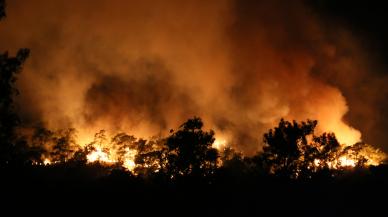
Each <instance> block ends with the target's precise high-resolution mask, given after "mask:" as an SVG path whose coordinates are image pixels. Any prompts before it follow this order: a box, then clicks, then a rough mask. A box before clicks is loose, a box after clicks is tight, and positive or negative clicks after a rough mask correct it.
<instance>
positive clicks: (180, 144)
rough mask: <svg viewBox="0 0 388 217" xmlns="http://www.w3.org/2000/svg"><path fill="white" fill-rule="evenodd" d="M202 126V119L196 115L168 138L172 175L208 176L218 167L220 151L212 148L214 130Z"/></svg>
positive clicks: (168, 155)
mask: <svg viewBox="0 0 388 217" xmlns="http://www.w3.org/2000/svg"><path fill="white" fill-rule="evenodd" d="M202 127H203V122H202V120H201V119H200V118H197V117H194V118H192V119H189V120H188V121H186V122H185V123H184V124H182V125H181V126H180V128H179V130H178V131H176V132H172V135H170V136H169V137H168V138H167V140H166V146H167V149H168V153H167V160H168V164H167V170H168V173H169V174H170V175H171V176H172V177H177V176H207V175H210V174H212V173H213V171H214V169H215V168H216V167H217V159H218V151H217V150H216V149H214V148H212V144H213V142H214V140H215V139H214V132H213V131H212V130H210V131H208V132H206V131H203V130H202Z"/></svg>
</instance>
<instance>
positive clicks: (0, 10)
mask: <svg viewBox="0 0 388 217" xmlns="http://www.w3.org/2000/svg"><path fill="white" fill-rule="evenodd" d="M4 17H5V0H0V20H1V19H3V18H4Z"/></svg>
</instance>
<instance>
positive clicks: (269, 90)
mask: <svg viewBox="0 0 388 217" xmlns="http://www.w3.org/2000/svg"><path fill="white" fill-rule="evenodd" d="M0 31H1V32H2V34H1V35H0V49H1V50H7V49H8V50H9V49H11V50H12V51H13V50H16V49H17V48H19V47H23V46H24V47H28V48H31V50H32V55H31V58H30V59H29V62H28V63H27V64H26V65H25V70H24V71H23V73H22V74H21V76H20V78H19V81H18V85H19V87H18V88H19V90H20V92H21V95H20V96H19V97H18V102H19V110H20V113H21V114H22V117H23V119H24V121H25V122H28V123H30V124H35V123H42V124H44V125H45V126H47V127H49V128H54V129H58V128H64V127H74V128H76V129H78V131H79V133H80V137H81V138H80V139H81V140H83V141H86V140H87V139H88V138H90V137H92V136H93V134H94V133H95V132H98V131H99V130H100V129H105V130H107V131H108V132H111V133H115V132H118V131H126V132H128V133H130V134H134V135H137V136H140V137H145V138H147V137H149V136H154V135H165V134H166V133H168V130H169V129H171V128H176V127H177V126H179V124H180V123H182V122H184V121H185V120H186V119H188V118H190V117H192V116H194V115H196V116H200V117H202V118H203V119H204V122H205V124H206V127H208V128H212V129H215V130H216V135H217V138H221V137H222V139H226V140H227V141H228V142H230V143H231V144H232V145H234V146H236V147H237V148H238V149H239V150H242V151H244V152H245V153H247V154H252V153H254V152H255V151H258V150H260V148H261V147H262V135H263V133H264V132H266V131H267V130H268V129H269V128H271V127H273V126H274V125H275V124H276V123H277V122H278V121H279V120H280V118H282V117H284V118H286V119H296V120H305V119H307V118H310V119H317V120H319V129H318V130H319V131H333V132H335V133H336V135H337V137H338V139H339V140H340V142H342V143H346V144H349V145H350V144H353V143H355V142H357V141H359V140H360V139H361V134H360V132H359V131H358V130H356V129H354V128H352V127H351V126H350V125H349V124H348V121H349V122H351V123H357V126H360V125H363V124H367V125H368V127H373V128H374V127H376V126H377V125H376V124H375V123H374V122H373V123H372V122H371V121H370V120H368V119H367V118H366V117H368V115H371V114H373V113H376V109H377V108H375V107H374V105H376V103H378V102H381V99H380V98H375V99H373V100H367V101H366V102H365V103H361V102H358V103H357V102H356V101H357V100H355V99H358V98H359V97H361V98H362V99H364V98H367V97H366V96H365V95H364V94H370V95H372V94H376V93H375V92H373V91H376V90H377V89H375V88H372V87H374V86H375V84H376V82H374V81H371V82H366V83H364V85H365V86H364V87H363V88H364V89H365V90H360V88H359V86H358V84H360V82H361V81H362V80H365V77H369V76H370V75H369V74H368V71H370V70H371V67H372V66H371V65H370V64H369V60H368V58H367V57H366V56H365V55H363V52H362V49H361V48H360V47H358V42H357V40H356V39H355V38H354V37H352V36H351V35H350V34H349V33H348V32H347V31H346V30H344V29H342V28H339V27H336V26H333V25H327V23H324V22H322V20H321V19H320V18H319V17H318V16H317V15H316V14H315V13H314V11H313V10H312V9H311V8H310V7H308V6H306V5H304V4H303V3H302V2H299V1H296V2H295V3H294V4H292V5H290V4H285V1H280V0H278V1H249V0H248V1H232V0H230V1H227V0H215V1H198V0H189V1H184V2H183V1H179V0H171V1H164V0H152V1H151V0H150V1H147V0H146V1H124V0H114V1H110V0H94V1H76V0H70V1H69V0H66V1H65V0H58V1H45V0H28V1H27V0H14V1H9V2H8V17H7V19H6V20H5V21H3V22H2V23H0ZM360 65H361V66H360ZM363 70H364V71H363ZM377 78H379V77H378V76H377V75H376V77H375V80H378V79H377ZM355 85H357V86H355ZM380 86H381V85H380ZM340 88H341V89H340ZM344 93H345V94H346V98H351V99H352V102H353V103H354V104H355V105H356V108H355V109H354V110H355V113H352V110H350V114H351V115H348V116H347V119H346V120H345V119H344V116H345V115H346V114H347V112H348V111H349V107H348V105H347V101H346V99H345V95H344ZM360 95H361V96H360ZM359 106H360V107H359ZM351 109H353V108H352V107H351ZM374 117H376V116H374ZM367 142H368V141H367Z"/></svg>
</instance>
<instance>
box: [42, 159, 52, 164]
mask: <svg viewBox="0 0 388 217" xmlns="http://www.w3.org/2000/svg"><path fill="white" fill-rule="evenodd" d="M43 164H44V165H50V164H51V160H50V159H48V158H46V159H44V160H43Z"/></svg>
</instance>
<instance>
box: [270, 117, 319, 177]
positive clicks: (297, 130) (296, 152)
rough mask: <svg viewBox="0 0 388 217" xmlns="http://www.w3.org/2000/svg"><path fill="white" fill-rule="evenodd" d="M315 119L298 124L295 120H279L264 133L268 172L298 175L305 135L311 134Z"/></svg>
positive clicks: (281, 174) (315, 123)
mask: <svg viewBox="0 0 388 217" xmlns="http://www.w3.org/2000/svg"><path fill="white" fill-rule="evenodd" d="M317 123H318V122H317V121H311V120H308V121H307V122H302V123H301V124H298V123H297V122H296V121H293V122H292V123H291V122H288V121H285V120H283V119H281V120H280V122H279V125H278V126H277V127H275V129H274V130H272V129H271V130H269V132H268V133H265V134H264V143H265V144H266V146H265V147H264V148H263V151H264V153H263V155H264V159H265V161H266V162H265V163H266V164H267V165H268V170H269V172H270V173H275V174H277V175H280V176H286V177H298V176H299V173H300V172H301V168H300V167H301V165H300V161H301V159H300V158H301V156H302V154H303V149H304V148H305V147H307V143H308V141H307V136H308V135H312V134H313V132H314V129H315V127H316V126H317Z"/></svg>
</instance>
